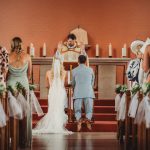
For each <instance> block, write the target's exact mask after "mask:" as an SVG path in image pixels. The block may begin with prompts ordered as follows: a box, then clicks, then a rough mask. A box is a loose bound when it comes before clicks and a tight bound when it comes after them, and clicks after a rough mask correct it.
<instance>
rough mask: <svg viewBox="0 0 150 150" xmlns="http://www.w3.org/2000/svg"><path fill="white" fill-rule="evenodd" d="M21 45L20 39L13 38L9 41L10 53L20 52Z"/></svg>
mask: <svg viewBox="0 0 150 150" xmlns="http://www.w3.org/2000/svg"><path fill="white" fill-rule="evenodd" d="M21 44H22V39H21V38H20V37H14V38H13V39H12V41H11V52H14V51H17V52H20V51H21V50H22V47H21Z"/></svg>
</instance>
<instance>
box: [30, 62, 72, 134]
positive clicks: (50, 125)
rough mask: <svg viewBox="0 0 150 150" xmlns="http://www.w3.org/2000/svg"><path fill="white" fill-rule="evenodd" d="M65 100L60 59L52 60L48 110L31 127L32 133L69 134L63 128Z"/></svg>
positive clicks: (65, 118) (65, 119) (66, 117)
mask: <svg viewBox="0 0 150 150" xmlns="http://www.w3.org/2000/svg"><path fill="white" fill-rule="evenodd" d="M66 101H67V94H66V90H65V87H64V81H63V80H62V79H61V77H60V61H59V60H57V59H56V60H55V62H54V79H53V80H52V82H51V83H50V88H49V94H48V112H47V114H46V115H45V116H44V117H43V118H42V119H41V120H40V121H39V122H38V123H37V125H36V127H35V128H34V129H33V134H36V133H63V134H71V133H72V132H71V131H68V130H67V129H66V128H65V125H66V123H67V120H68V116H67V115H66V114H65V112H64V108H65V104H66Z"/></svg>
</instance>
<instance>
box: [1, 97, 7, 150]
mask: <svg viewBox="0 0 150 150" xmlns="http://www.w3.org/2000/svg"><path fill="white" fill-rule="evenodd" d="M0 100H1V103H2V105H3V108H4V111H5V113H6V115H7V114H8V107H7V106H8V105H7V103H8V100H7V95H6V96H5V97H1V98H0ZM0 150H9V120H8V121H7V124H6V126H5V127H3V128H0Z"/></svg>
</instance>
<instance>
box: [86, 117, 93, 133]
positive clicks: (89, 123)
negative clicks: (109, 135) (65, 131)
mask: <svg viewBox="0 0 150 150" xmlns="http://www.w3.org/2000/svg"><path fill="white" fill-rule="evenodd" d="M86 125H87V128H88V130H89V131H92V126H91V121H90V120H88V119H87V120H86Z"/></svg>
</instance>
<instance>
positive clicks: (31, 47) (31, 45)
mask: <svg viewBox="0 0 150 150" xmlns="http://www.w3.org/2000/svg"><path fill="white" fill-rule="evenodd" d="M34 55H35V48H34V45H33V43H30V56H31V57H34Z"/></svg>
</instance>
